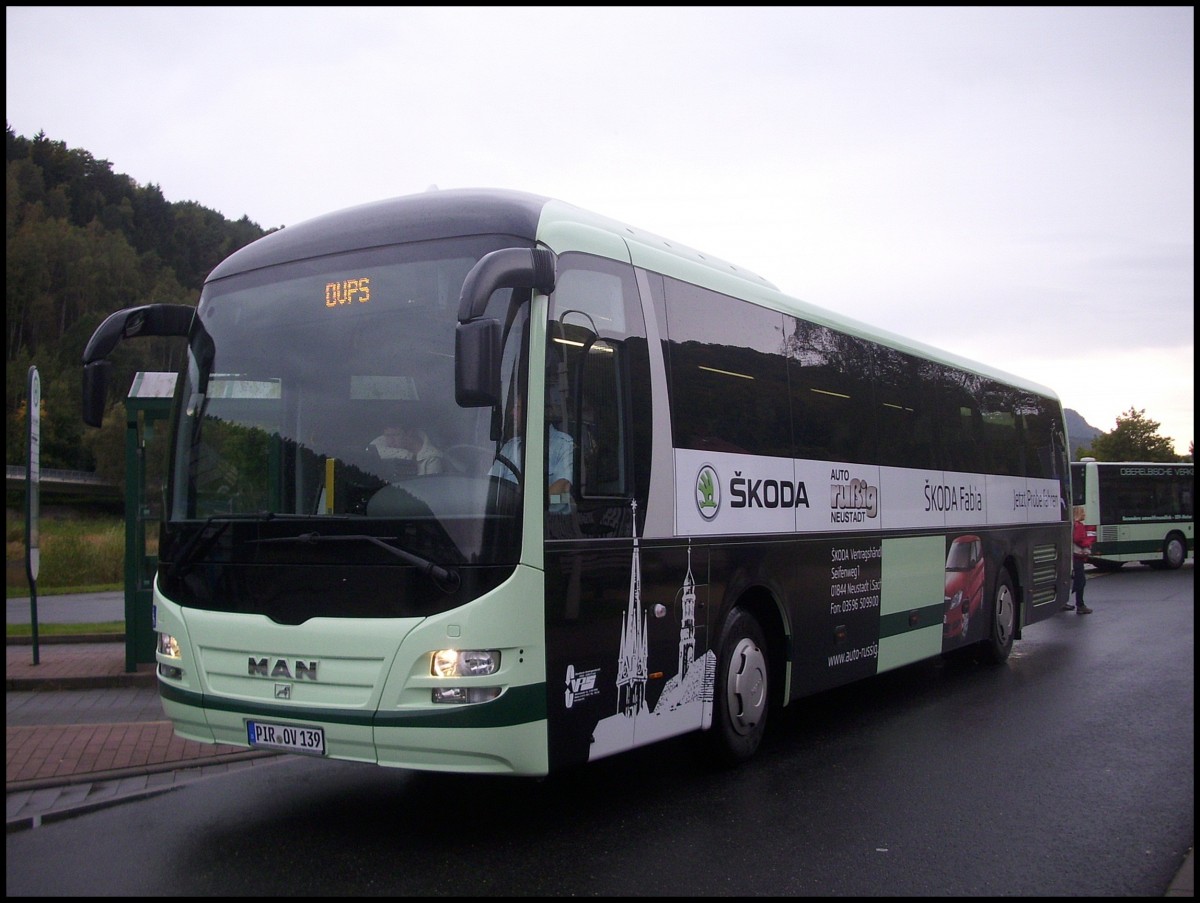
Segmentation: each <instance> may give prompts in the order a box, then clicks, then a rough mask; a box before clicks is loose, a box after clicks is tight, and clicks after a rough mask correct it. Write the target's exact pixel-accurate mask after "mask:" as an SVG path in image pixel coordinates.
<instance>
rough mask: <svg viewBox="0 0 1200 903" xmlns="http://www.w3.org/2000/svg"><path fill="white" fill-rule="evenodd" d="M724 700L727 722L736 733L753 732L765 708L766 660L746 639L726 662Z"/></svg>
mask: <svg viewBox="0 0 1200 903" xmlns="http://www.w3.org/2000/svg"><path fill="white" fill-rule="evenodd" d="M725 701H726V702H727V703H728V704H729V720H730V723H731V724H732V725H733V729H734V730H736V731H737V732H738V733H739V734H748V733H750V732H751V731H753V730H754V729H755V727H756V726H757V725H758V723H759V721H760V720H762V716H763V710H764V709H766V707H767V659H766V656H764V655H763V653H762V650H761V649H759V648H758V646H757V644H755V643H753V642H751V641H750V640H749V639H747V638H745V637H743V638H742V639H741V640H739V641H738V644H737V646H736V647H735V648H734V650H733V655H732V656H731V657H730V659H729V680H727V681H726V682H725Z"/></svg>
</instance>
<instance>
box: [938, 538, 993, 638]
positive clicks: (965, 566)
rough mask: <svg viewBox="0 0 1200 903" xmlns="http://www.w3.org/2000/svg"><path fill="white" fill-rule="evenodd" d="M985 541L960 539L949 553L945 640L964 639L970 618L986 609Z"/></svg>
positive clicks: (943, 625)
mask: <svg viewBox="0 0 1200 903" xmlns="http://www.w3.org/2000/svg"><path fill="white" fill-rule="evenodd" d="M983 578H984V561H983V540H981V539H980V538H979V537H978V536H959V537H956V538H955V540H954V542H952V543H950V550H949V552H947V553H946V592H945V604H946V608H945V613H944V614H943V616H942V639H944V640H954V639H965V638H966V636H967V628H968V627H969V625H970V623H971V618H973V617H974V616H975V615H977V614H978V613H979V610H980V609H981V608H982V607H983Z"/></svg>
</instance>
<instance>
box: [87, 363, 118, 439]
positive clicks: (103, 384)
mask: <svg viewBox="0 0 1200 903" xmlns="http://www.w3.org/2000/svg"><path fill="white" fill-rule="evenodd" d="M111 373H112V361H107V360H99V361H92V362H91V363H90V364H84V367H83V422H84V423H86V424H87V425H88V426H97V427H98V426H100V425H101V424H102V423H103V422H104V403H105V401H106V400H107V398H108V378H109V375H110V374H111Z"/></svg>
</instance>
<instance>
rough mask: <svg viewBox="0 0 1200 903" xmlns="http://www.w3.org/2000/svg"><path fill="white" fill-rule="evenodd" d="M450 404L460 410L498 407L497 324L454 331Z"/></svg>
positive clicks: (479, 324)
mask: <svg viewBox="0 0 1200 903" xmlns="http://www.w3.org/2000/svg"><path fill="white" fill-rule="evenodd" d="M454 400H455V401H456V402H457V403H458V406H459V407H460V408H483V407H494V406H495V405H498V404H499V403H500V322H499V321H498V320H494V319H491V318H487V319H481V320H471V321H470V322H469V323H459V324H458V326H457V328H455V330H454Z"/></svg>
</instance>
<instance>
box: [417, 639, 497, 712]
mask: <svg viewBox="0 0 1200 903" xmlns="http://www.w3.org/2000/svg"><path fill="white" fill-rule="evenodd" d="M499 670H500V650H499V649H438V650H436V651H435V652H434V653H433V654H432V655H431V656H430V661H429V673H430V674H432V675H433V676H434V677H440V678H443V679H453V678H456V677H486V676H487V675H489V674H495V673H496V672H497V671H499ZM499 695H500V688H499V687H479V686H452V687H434V689H433V691H432V693H431V695H430V698H431V699H432V701H433V702H435V703H439V704H450V705H461V704H465V703H472V702H488V701H489V700H492V699H495V698H496V697H497V696H499Z"/></svg>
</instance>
